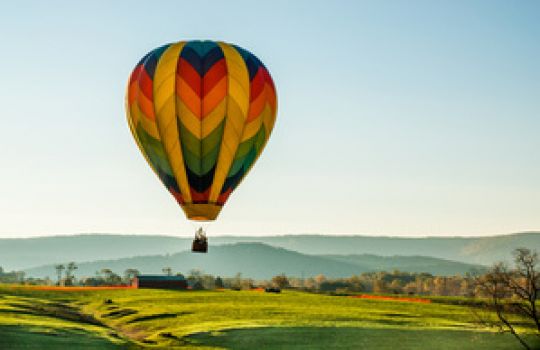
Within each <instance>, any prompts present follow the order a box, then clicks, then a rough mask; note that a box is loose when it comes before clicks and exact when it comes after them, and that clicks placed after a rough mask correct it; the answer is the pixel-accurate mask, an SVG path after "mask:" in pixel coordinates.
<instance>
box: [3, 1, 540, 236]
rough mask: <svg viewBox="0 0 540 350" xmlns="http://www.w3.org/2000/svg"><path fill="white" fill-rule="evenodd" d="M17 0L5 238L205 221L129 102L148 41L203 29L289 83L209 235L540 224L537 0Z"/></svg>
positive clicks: (195, 35) (174, 231) (430, 231)
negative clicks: (177, 187) (187, 212)
mask: <svg viewBox="0 0 540 350" xmlns="http://www.w3.org/2000/svg"><path fill="white" fill-rule="evenodd" d="M1 8H2V11H0V33H1V34H0V36H1V38H2V43H3V48H4V55H2V56H1V58H0V63H1V64H0V75H1V76H2V83H3V84H1V85H0V99H1V101H2V103H1V105H2V117H1V118H2V121H3V125H4V129H5V132H4V134H3V136H2V137H1V138H0V159H2V164H3V168H2V172H1V173H0V194H1V195H0V212H1V213H2V214H1V220H0V238H1V237H8V236H9V237H23V236H36V235H39V236H43V235H55V234H70V233H74V232H115V233H118V234H130V233H132V232H144V233H145V234H146V233H148V234H157V233H160V232H166V233H167V234H169V235H173V236H174V235H182V236H186V237H188V236H192V235H193V232H194V231H195V229H196V224H191V223H189V222H188V221H187V219H186V218H185V216H184V213H183V212H182V210H181V209H180V208H179V207H178V205H177V203H176V202H175V200H174V199H173V198H172V197H171V196H170V194H169V193H168V192H167V191H166V190H165V189H164V188H163V186H162V184H161V183H160V182H159V180H158V179H157V177H156V176H155V175H154V174H153V173H152V171H151V170H150V168H149V167H148V165H147V164H146V162H145V160H144V159H143V157H142V156H141V155H140V153H139V150H138V148H137V146H136V145H135V142H134V141H133V139H132V137H131V135H130V132H129V129H128V126H127V122H126V117H125V111H124V93H125V87H126V83H127V79H128V76H129V74H130V72H131V70H132V69H133V67H134V66H135V64H136V63H137V62H138V60H139V59H140V58H141V57H142V56H143V55H145V54H146V53H147V52H148V51H149V50H152V49H154V48H155V47H158V46H161V45H163V44H165V43H169V42H174V41H178V40H191V39H211V40H223V41H226V42H231V43H235V44H238V45H240V46H242V47H244V48H246V49H248V50H250V51H251V52H253V53H254V54H255V55H257V56H258V57H259V58H260V59H261V60H262V61H263V62H264V63H265V65H266V66H267V68H268V70H269V71H270V73H271V74H272V76H273V78H274V81H275V84H276V89H277V94H278V115H277V121H276V127H275V129H274V132H273V135H272V137H271V138H270V141H269V143H268V145H267V147H266V149H265V151H264V153H263V154H262V156H261V158H260V159H259V161H258V162H257V164H256V165H255V167H254V168H253V171H252V172H251V173H250V174H249V176H247V178H246V179H245V181H243V183H242V184H241V186H239V188H238V189H237V190H236V191H235V192H234V193H233V194H232V195H231V197H230V200H229V201H228V202H227V204H226V206H225V208H224V209H223V211H222V213H221V215H220V217H219V218H218V221H217V222H215V223H213V224H212V225H210V226H209V228H208V235H209V236H210V237H212V236H218V235H224V234H226V233H230V232H235V233H236V234H238V235H248V234H250V233H251V234H252V235H253V233H252V232H257V233H256V235H265V234H269V233H273V232H279V233H280V234H295V233H298V234H300V233H303V232H304V233H305V232H314V233H322V234H362V233H364V232H365V233H367V234H368V235H375V236H377V235H385V236H387V235H388V236H411V235H413V236H487V235H493V234H496V235H497V234H507V233H510V232H521V231H534V230H540V215H539V213H540V181H539V179H540V152H539V150H540V137H538V131H539V130H540V117H539V115H538V113H539V112H538V111H540V98H538V96H539V91H540V65H539V64H538V62H540V40H538V38H540V21H538V18H537V17H538V13H540V2H535V1H521V2H507V1H474V2H470V1H439V2H431V1H424V0H419V1H413V2H409V1H382V2H363V1H332V2H330V1H295V2H290V1H273V2H272V5H271V6H265V5H263V4H254V3H253V2H252V1H231V2H227V3H219V2H213V1H200V2H197V3H191V2H175V1H163V2H160V6H150V5H149V4H148V3H146V2H136V1H115V2H107V1H93V2H69V1H53V4H51V3H50V2H47V3H45V2H39V1H21V2H9V3H4V4H2V5H1ZM164 9H166V10H165V11H164Z"/></svg>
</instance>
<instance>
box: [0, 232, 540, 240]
mask: <svg viewBox="0 0 540 350" xmlns="http://www.w3.org/2000/svg"><path fill="white" fill-rule="evenodd" d="M529 233H540V231H535V230H528V231H527V230H526V231H519V232H506V233H486V234H472V235H458V234H437V235H429V234H428V235H402V234H401V235H400V234H369V233H317V232H311V233H307V232H298V233H295V232H293V233H273V234H270V233H245V234H235V233H216V234H212V235H211V236H210V237H209V240H212V237H261V238H262V237H284V236H336V237H339V236H351V237H352V236H359V237H381V238H382V237H384V238H454V237H455V238H482V237H497V236H509V235H518V234H529ZM100 235H106V236H150V237H151V236H156V237H172V238H189V239H192V238H193V233H192V232H191V231H189V232H185V233H180V234H174V233H141V232H134V233H114V232H76V233H49V234H42V235H40V234H30V235H20V234H17V235H9V234H7V235H4V236H1V237H0V239H2V238H5V239H17V238H21V239H27V238H47V237H73V236H100Z"/></svg>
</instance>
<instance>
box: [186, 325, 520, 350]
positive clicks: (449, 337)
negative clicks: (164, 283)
mask: <svg viewBox="0 0 540 350" xmlns="http://www.w3.org/2000/svg"><path fill="white" fill-rule="evenodd" d="M185 339H186V340H187V341H188V342H189V343H190V344H192V345H200V346H215V347H218V348H221V349H234V350H244V349H246V350H247V349H268V350H272V349H302V350H308V349H309V350H317V349H321V350H322V349H324V350H328V349H363V350H370V349H373V350H375V349H376V350H385V349H388V350H396V349H400V350H405V349H415V350H418V349H426V350H427V349H429V350H432V349H449V350H467V349H471V350H473V349H474V350H484V349H485V350H488V349H489V350H515V349H519V348H520V345H519V344H518V343H517V341H516V340H515V339H514V338H513V336H512V335H510V334H496V333H487V332H473V331H455V330H404V329H391V328H350V327H298V328H280V327H272V328H248V329H235V330H229V331H224V332H214V333H198V334H194V335H192V336H189V337H187V338H185Z"/></svg>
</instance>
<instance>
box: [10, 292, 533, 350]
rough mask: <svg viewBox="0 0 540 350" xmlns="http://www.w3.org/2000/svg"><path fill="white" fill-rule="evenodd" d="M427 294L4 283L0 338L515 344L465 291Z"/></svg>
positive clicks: (54, 343) (327, 345)
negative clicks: (392, 296) (474, 308)
mask: <svg viewBox="0 0 540 350" xmlns="http://www.w3.org/2000/svg"><path fill="white" fill-rule="evenodd" d="M431 301H432V302H431V303H415V302H403V301H389V300H372V299H358V298H349V297H343V296H327V295H318V294H309V293H303V292H295V291H284V292H283V293H281V294H270V293H264V292H258V291H229V290H224V291H162V290H137V289H127V290H104V291H71V292H69V291H68V292H65V291H43V290H33V289H25V288H21V287H11V286H0V345H2V346H0V348H1V349H10V350H11V349H15V350H18V349H64V348H67V345H69V349H105V350H106V349H145V348H148V349H255V348H259V349H460V350H463V349H519V344H518V343H517V342H516V340H515V339H514V338H513V337H512V336H511V335H509V334H499V333H496V332H495V331H494V330H493V329H486V328H483V327H481V326H479V325H478V324H477V322H475V320H476V318H475V316H474V314H473V313H472V312H471V309H470V307H469V306H464V305H461V304H464V303H465V302H466V300H465V299H459V298H432V299H431ZM527 327H528V326H527V325H526V324H523V328H522V330H525V331H526V328H527Z"/></svg>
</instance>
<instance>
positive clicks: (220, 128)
mask: <svg viewBox="0 0 540 350" xmlns="http://www.w3.org/2000/svg"><path fill="white" fill-rule="evenodd" d="M126 100H127V101H126V103H127V106H126V109H127V119H128V122H129V127H130V129H131V132H132V134H133V137H134V138H135V141H136V142H137V145H138V146H139V149H140V150H141V152H142V154H143V155H144V157H145V158H146V160H147V162H148V164H149V165H150V167H151V168H152V169H153V170H154V172H155V173H156V174H157V175H158V177H159V178H160V180H161V182H163V184H164V185H165V187H166V188H167V189H168V190H169V192H170V193H171V194H172V195H173V196H174V198H175V199H176V201H177V202H178V203H179V204H180V206H181V207H182V209H183V210H184V212H185V214H186V216H187V217H188V218H189V219H191V220H199V221H207V220H214V219H216V217H217V216H218V215H219V213H220V211H221V208H222V207H223V205H224V204H225V202H227V199H228V198H229V196H230V195H231V193H232V192H233V191H234V190H235V188H236V187H237V186H238V184H239V183H240V182H241V180H242V179H243V178H244V177H245V176H246V174H247V173H248V172H249V170H250V169H251V167H252V166H253V164H254V163H255V161H256V160H257V158H258V157H259V156H260V154H261V152H262V151H263V149H264V147H265V145H266V143H267V141H268V138H269V137H270V133H271V132H272V128H273V126H274V122H275V119H276V107H277V101H276V90H275V87H274V83H273V81H272V78H271V77H270V74H269V72H268V70H267V69H266V67H265V66H264V65H263V64H262V62H261V61H260V60H259V59H258V58H257V57H255V56H254V55H253V54H251V53H250V52H248V51H247V50H244V49H242V48H240V47H238V46H235V45H232V44H227V43H223V42H214V41H181V42H178V43H174V44H168V45H165V46H162V47H159V48H157V49H155V50H153V51H151V52H149V53H148V54H147V55H146V56H144V57H143V58H142V59H141V61H140V62H139V63H138V64H137V66H136V67H135V69H134V70H133V72H132V73H131V77H130V79H129V85H128V91H127V98H126Z"/></svg>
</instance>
